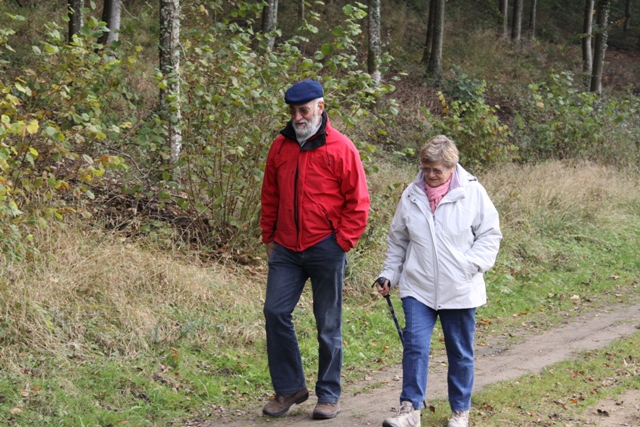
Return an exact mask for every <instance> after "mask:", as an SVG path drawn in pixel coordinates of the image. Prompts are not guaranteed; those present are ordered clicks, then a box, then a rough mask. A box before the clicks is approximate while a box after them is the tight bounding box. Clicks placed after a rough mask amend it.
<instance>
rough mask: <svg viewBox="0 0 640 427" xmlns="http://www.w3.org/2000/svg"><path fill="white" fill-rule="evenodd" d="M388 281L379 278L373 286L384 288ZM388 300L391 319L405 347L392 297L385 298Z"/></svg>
mask: <svg viewBox="0 0 640 427" xmlns="http://www.w3.org/2000/svg"><path fill="white" fill-rule="evenodd" d="M385 281H386V279H385V278H384V277H378V278H377V279H376V281H375V282H373V286H375V285H380V286H384V282H385ZM384 298H385V299H386V300H387V305H388V306H389V312H390V313H391V317H392V318H393V323H395V324H396V330H397V331H398V336H399V337H400V342H401V343H402V347H404V335H402V328H401V327H400V322H398V316H396V311H395V310H394V309H393V304H392V303H391V295H389V294H387V295H385V296H384Z"/></svg>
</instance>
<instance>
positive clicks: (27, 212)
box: [0, 21, 130, 257]
mask: <svg viewBox="0 0 640 427" xmlns="http://www.w3.org/2000/svg"><path fill="white" fill-rule="evenodd" d="M86 28H87V29H86V30H84V31H83V32H82V33H83V34H82V35H79V36H78V37H76V38H75V40H74V42H73V43H71V44H65V42H64V38H63V35H62V34H61V32H60V31H59V29H58V28H57V27H55V26H51V28H50V29H49V31H48V38H47V40H46V41H45V42H44V43H42V44H41V45H40V46H33V51H34V53H35V54H36V55H38V56H39V57H40V58H41V61H42V62H41V64H40V67H39V68H38V69H36V70H32V69H27V70H24V72H23V75H22V76H18V77H16V78H15V79H14V80H13V81H9V80H8V79H5V78H3V79H2V80H0V222H1V224H2V225H1V226H0V228H2V232H1V233H0V236H2V237H1V238H0V247H1V249H2V251H3V252H5V254H7V255H8V256H10V257H17V256H20V252H21V250H20V248H21V245H20V243H19V241H20V239H19V237H18V236H19V228H18V227H17V226H18V225H20V224H26V225H31V226H33V225H38V226H46V224H47V222H48V221H50V220H59V219H61V218H62V217H63V215H64V214H65V213H69V212H74V211H75V209H74V208H73V205H72V203H68V202H67V200H66V198H65V197H63V196H64V195H66V194H70V195H72V196H73V197H74V198H76V199H79V198H81V197H88V198H93V197H94V194H93V193H92V191H91V185H93V184H94V183H96V182H98V181H100V179H101V178H102V176H103V175H104V173H105V171H106V170H107V169H114V168H122V167H124V165H123V159H122V158H121V157H118V156H113V155H110V154H108V153H101V154H99V153H100V150H99V149H96V147H95V145H96V144H97V143H99V142H100V141H103V140H105V139H106V138H107V137H108V136H107V135H108V134H119V133H120V132H121V130H122V129H126V128H127V127H129V126H130V124H128V123H119V124H118V123H116V122H114V121H110V120H109V115H108V114H104V113H103V110H102V108H101V107H102V104H101V103H100V99H101V98H102V97H108V94H109V92H110V91H111V90H113V87H111V86H109V84H108V82H109V80H108V79H109V77H108V76H109V75H111V73H113V69H114V68H117V64H116V63H114V62H113V61H111V62H110V61H106V60H105V59H104V58H102V57H100V56H99V55H97V54H96V53H94V51H93V50H94V49H95V48H96V45H95V36H96V35H97V31H95V29H96V28H98V23H97V22H96V21H91V22H90V23H89V27H86ZM10 33H11V31H6V30H5V31H4V33H3V34H6V35H9V34H10ZM5 47H8V46H7V45H6V44H5Z"/></svg>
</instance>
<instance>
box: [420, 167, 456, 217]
mask: <svg viewBox="0 0 640 427" xmlns="http://www.w3.org/2000/svg"><path fill="white" fill-rule="evenodd" d="M451 176H453V174H451ZM451 176H450V177H449V179H448V180H447V182H445V183H444V184H442V185H439V186H437V187H430V186H429V184H427V183H426V182H425V183H424V189H425V190H426V192H427V197H428V198H429V205H430V206H431V212H435V211H436V208H437V207H438V203H440V200H442V198H443V197H444V196H445V194H447V193H448V192H449V187H450V186H451Z"/></svg>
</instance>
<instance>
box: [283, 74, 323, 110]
mask: <svg viewBox="0 0 640 427" xmlns="http://www.w3.org/2000/svg"><path fill="white" fill-rule="evenodd" d="M323 96H324V91H323V90H322V85H321V84H320V82H317V81H315V80H302V81H300V82H298V83H296V84H294V85H293V86H291V87H290V88H289V89H287V91H286V92H285V93H284V102H286V103H287V104H306V103H307V102H309V101H313V100H314V99H318V98H322V97H323Z"/></svg>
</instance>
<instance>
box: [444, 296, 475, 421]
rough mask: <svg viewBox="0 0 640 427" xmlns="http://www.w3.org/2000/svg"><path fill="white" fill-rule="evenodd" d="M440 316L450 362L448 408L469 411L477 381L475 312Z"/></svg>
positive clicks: (466, 311)
mask: <svg viewBox="0 0 640 427" xmlns="http://www.w3.org/2000/svg"><path fill="white" fill-rule="evenodd" d="M438 314H439V315H440V322H441V323H442V332H443V333H444V343H445V347H446V349H447V359H448V361H449V369H448V374H447V383H448V386H449V405H450V406H451V410H452V411H468V410H469V408H471V391H472V389H473V378H474V353H473V338H474V334H475V330H476V319H475V315H476V309H475V308H469V309H461V310H440V311H439V312H438Z"/></svg>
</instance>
